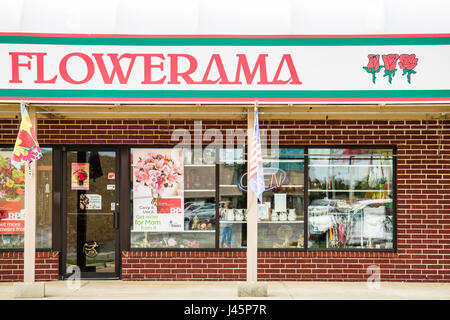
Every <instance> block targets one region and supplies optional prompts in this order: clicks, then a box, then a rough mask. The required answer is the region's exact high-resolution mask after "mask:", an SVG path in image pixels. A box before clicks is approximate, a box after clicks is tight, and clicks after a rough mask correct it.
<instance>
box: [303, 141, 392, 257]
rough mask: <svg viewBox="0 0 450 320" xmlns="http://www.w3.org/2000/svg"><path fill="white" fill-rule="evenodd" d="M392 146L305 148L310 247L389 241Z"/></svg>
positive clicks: (386, 245)
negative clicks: (389, 147)
mask: <svg viewBox="0 0 450 320" xmlns="http://www.w3.org/2000/svg"><path fill="white" fill-rule="evenodd" d="M392 154H393V150H392V149H357V148H347V149H344V148H340V149H319V148H317V149H309V163H308V166H309V179H308V180H309V186H308V193H309V206H308V232H309V233H308V247H309V248H375V249H392V247H393V214H394V212H393V160H392Z"/></svg>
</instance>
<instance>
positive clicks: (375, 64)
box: [367, 54, 380, 71]
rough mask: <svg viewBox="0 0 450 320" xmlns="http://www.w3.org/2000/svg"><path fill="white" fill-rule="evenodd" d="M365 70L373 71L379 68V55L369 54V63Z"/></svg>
mask: <svg viewBox="0 0 450 320" xmlns="http://www.w3.org/2000/svg"><path fill="white" fill-rule="evenodd" d="M367 68H368V69H370V68H373V69H374V70H375V71H377V70H378V68H380V55H379V54H369V63H368V64H367Z"/></svg>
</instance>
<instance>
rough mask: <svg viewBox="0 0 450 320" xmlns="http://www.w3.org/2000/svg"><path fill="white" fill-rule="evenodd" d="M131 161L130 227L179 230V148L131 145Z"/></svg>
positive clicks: (181, 193)
mask: <svg viewBox="0 0 450 320" xmlns="http://www.w3.org/2000/svg"><path fill="white" fill-rule="evenodd" d="M132 165H133V229H132V231H134V232H148V231H166V232H167V231H183V230H184V173H183V150H182V149H133V150H132Z"/></svg>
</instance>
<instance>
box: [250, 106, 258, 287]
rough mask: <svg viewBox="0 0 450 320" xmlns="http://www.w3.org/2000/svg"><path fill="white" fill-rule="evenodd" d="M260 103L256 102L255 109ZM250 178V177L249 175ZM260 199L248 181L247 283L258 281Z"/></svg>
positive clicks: (251, 133) (252, 119)
mask: <svg viewBox="0 0 450 320" xmlns="http://www.w3.org/2000/svg"><path fill="white" fill-rule="evenodd" d="M257 106H258V102H257V101H255V104H254V108H257ZM254 108H249V109H248V115H247V132H248V133H247V141H248V142H247V148H248V152H247V172H250V166H251V163H250V155H251V154H252V151H253V150H252V141H253V134H254V133H253V130H254V126H255V114H254ZM247 176H248V175H247ZM257 201H258V199H257V197H256V194H255V193H254V192H253V191H252V190H251V188H250V184H249V182H248V181H247V210H248V213H247V282H249V283H255V282H257V281H258V218H257V214H258V212H257V206H258V202H257Z"/></svg>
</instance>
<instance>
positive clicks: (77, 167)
mask: <svg viewBox="0 0 450 320" xmlns="http://www.w3.org/2000/svg"><path fill="white" fill-rule="evenodd" d="M71 185H72V190H89V163H72V184H71Z"/></svg>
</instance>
